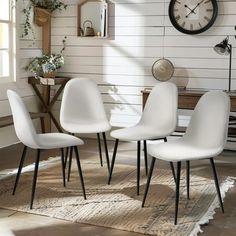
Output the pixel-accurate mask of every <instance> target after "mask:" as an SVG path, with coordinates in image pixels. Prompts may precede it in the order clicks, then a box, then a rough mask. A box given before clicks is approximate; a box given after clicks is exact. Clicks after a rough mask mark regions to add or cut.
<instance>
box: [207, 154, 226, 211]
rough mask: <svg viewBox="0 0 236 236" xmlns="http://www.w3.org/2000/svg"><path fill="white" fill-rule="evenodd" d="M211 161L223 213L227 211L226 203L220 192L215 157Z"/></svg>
mask: <svg viewBox="0 0 236 236" xmlns="http://www.w3.org/2000/svg"><path fill="white" fill-rule="evenodd" d="M210 163H211V167H212V171H213V175H214V180H215V186H216V191H217V195H218V199H219V202H220V207H221V210H222V213H224V212H225V210H224V204H223V201H222V197H221V193H220V187H219V182H218V177H217V173H216V167H215V163H214V160H213V158H210Z"/></svg>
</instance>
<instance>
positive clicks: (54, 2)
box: [22, 0, 67, 37]
mask: <svg viewBox="0 0 236 236" xmlns="http://www.w3.org/2000/svg"><path fill="white" fill-rule="evenodd" d="M66 7H67V5H66V4H64V3H63V2H61V1H59V0H29V4H28V5H27V7H26V8H24V9H23V13H24V14H25V22H24V24H23V34H22V37H25V36H27V35H29V32H30V31H31V32H32V34H33V35H34V30H33V27H32V25H31V22H30V14H31V10H32V9H33V8H34V21H35V23H36V24H37V25H42V24H43V23H44V22H46V21H47V20H48V18H49V17H50V16H51V14H52V13H53V12H54V11H56V10H58V11H62V10H64V9H66Z"/></svg>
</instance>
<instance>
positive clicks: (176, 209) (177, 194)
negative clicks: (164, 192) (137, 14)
mask: <svg viewBox="0 0 236 236" xmlns="http://www.w3.org/2000/svg"><path fill="white" fill-rule="evenodd" d="M180 173H181V162H180V161H179V162H177V179H176V192H175V194H176V195H175V225H177V218H178V210H179V185H180Z"/></svg>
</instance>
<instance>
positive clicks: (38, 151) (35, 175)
mask: <svg viewBox="0 0 236 236" xmlns="http://www.w3.org/2000/svg"><path fill="white" fill-rule="evenodd" d="M39 160H40V149H37V158H36V162H35V167H34V177H33V183H32V193H31V200H30V209H32V208H33V203H34V195H35V188H36V182H37V177H38V168H39Z"/></svg>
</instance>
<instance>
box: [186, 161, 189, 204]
mask: <svg viewBox="0 0 236 236" xmlns="http://www.w3.org/2000/svg"><path fill="white" fill-rule="evenodd" d="M186 184H187V199H188V200H189V199H190V188H189V184H190V161H186Z"/></svg>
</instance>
